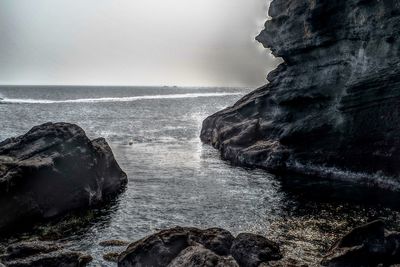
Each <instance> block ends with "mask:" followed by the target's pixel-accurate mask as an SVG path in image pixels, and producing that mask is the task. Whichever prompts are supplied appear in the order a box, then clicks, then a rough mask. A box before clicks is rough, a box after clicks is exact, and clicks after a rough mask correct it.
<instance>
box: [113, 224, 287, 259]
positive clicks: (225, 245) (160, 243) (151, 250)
mask: <svg viewBox="0 0 400 267" xmlns="http://www.w3.org/2000/svg"><path fill="white" fill-rule="evenodd" d="M280 259H282V254H281V251H280V248H279V246H278V245H277V244H276V243H274V242H272V241H270V240H268V239H266V238H265V237H263V236H259V235H255V234H248V233H242V234H240V235H238V236H237V237H236V238H235V237H233V235H232V234H231V233H230V232H228V231H227V230H224V229H220V228H210V229H206V230H202V229H197V228H190V227H175V228H171V229H166V230H162V231H160V232H158V233H155V234H153V235H150V236H148V237H145V238H143V239H141V240H138V241H136V242H134V243H132V244H130V245H129V246H128V248H127V249H126V250H125V251H124V252H122V253H121V254H120V256H119V259H118V266H119V267H141V266H152V267H165V266H168V267H223V266H226V267H257V266H260V264H262V263H269V262H270V261H276V260H280Z"/></svg>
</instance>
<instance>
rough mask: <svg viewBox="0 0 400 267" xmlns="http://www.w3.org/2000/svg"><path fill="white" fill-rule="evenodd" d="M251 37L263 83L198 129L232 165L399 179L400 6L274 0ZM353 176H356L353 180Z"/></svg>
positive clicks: (361, 0) (360, 0)
mask: <svg viewBox="0 0 400 267" xmlns="http://www.w3.org/2000/svg"><path fill="white" fill-rule="evenodd" d="M269 15H270V16H271V20H269V21H267V22H266V24H265V29H264V30H263V31H262V32H261V34H260V35H259V36H258V37H257V40H258V41H259V42H261V43H262V44H263V45H264V46H265V47H268V48H270V49H271V50H272V53H273V54H274V55H275V56H276V57H281V58H282V59H283V60H284V63H282V64H281V65H280V66H278V67H277V69H275V70H274V71H272V72H271V73H269V75H268V81H269V84H268V85H266V86H264V87H261V88H259V89H257V90H255V91H253V92H252V93H250V94H248V95H246V96H245V97H243V98H242V99H241V100H239V101H238V102H237V103H236V104H234V105H233V106H232V107H229V108H227V109H225V110H222V111H220V112H218V113H216V114H214V115H212V116H210V117H208V118H207V119H206V120H205V121H204V122H203V128H202V131H201V139H202V141H203V142H204V143H208V144H212V145H213V146H214V147H215V148H217V149H219V150H220V151H221V153H222V156H223V158H225V159H227V160H229V161H231V162H233V163H234V164H239V165H246V166H252V167H260V168H264V169H267V170H270V171H274V172H288V171H291V172H297V173H302V174H308V175H318V176H322V177H332V176H335V177H337V178H346V176H347V173H348V172H347V171H350V172H351V173H353V174H352V175H351V177H352V178H359V180H365V181H369V182H371V181H373V183H379V180H382V179H377V178H382V177H384V176H386V177H388V179H387V182H388V184H389V186H390V187H391V188H393V186H394V183H395V179H392V178H390V177H393V176H398V174H399V173H400V135H399V132H400V110H399V103H400V49H399V47H400V38H399V36H400V3H399V1H396V0H387V1H371V0H338V1H322V0H274V1H272V3H271V6H270V10H269ZM354 173H357V175H354Z"/></svg>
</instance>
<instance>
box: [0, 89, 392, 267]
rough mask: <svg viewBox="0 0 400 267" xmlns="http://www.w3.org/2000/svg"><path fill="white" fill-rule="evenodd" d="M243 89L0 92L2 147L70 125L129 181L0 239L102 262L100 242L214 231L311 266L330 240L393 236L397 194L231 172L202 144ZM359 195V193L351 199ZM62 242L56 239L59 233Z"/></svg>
mask: <svg viewBox="0 0 400 267" xmlns="http://www.w3.org/2000/svg"><path fill="white" fill-rule="evenodd" d="M248 92H249V89H243V88H178V87H105V86H98V87H84V86H74V87H68V86H63V87H60V86H41V87H38V86H36V87H35V86H23V87H21V86H13V87H7V86H3V87H0V98H1V99H0V114H1V116H0V122H1V130H0V139H1V140H3V139H6V138H9V137H12V136H17V135H21V134H24V133H25V132H27V131H28V130H29V129H30V128H32V127H33V126H35V125H38V124H42V123H45V122H49V121H51V122H61V121H62V122H70V123H76V124H78V125H79V126H81V127H82V128H83V129H84V130H85V132H86V133H87V135H88V136H89V137H90V138H96V137H104V138H106V140H107V141H108V143H109V144H110V146H111V147H112V149H113V152H114V155H115V157H116V159H117V161H118V163H119V164H120V166H121V168H122V169H123V170H124V171H125V172H126V173H127V175H128V178H129V183H128V186H127V188H126V190H125V191H124V192H123V193H122V194H121V195H120V196H119V197H118V198H117V199H116V200H115V201H113V202H112V203H110V204H109V205H106V206H105V207H103V208H99V209H95V210H94V211H91V212H88V213H87V214H86V213H85V216H84V219H81V218H80V217H78V218H77V217H74V216H68V217H66V218H63V219H62V220H60V221H57V222H53V223H49V224H46V225H45V226H40V227H37V228H35V229H33V230H32V231H29V232H24V233H20V234H17V235H15V236H13V237H11V238H8V239H4V240H1V242H2V243H3V244H6V243H12V242H15V241H17V240H21V239H26V238H36V237H43V236H49V235H56V234H57V235H59V236H58V238H59V239H60V240H62V242H64V243H65V244H66V246H67V247H69V248H71V249H76V250H80V251H86V252H88V253H90V254H91V255H92V256H93V257H94V261H93V262H92V266H97V265H101V266H115V265H116V264H115V263H110V262H106V261H105V260H103V258H102V256H103V254H105V253H109V252H112V251H118V248H104V247H101V246H98V243H99V242H101V241H104V240H109V239H122V240H130V241H134V240H137V239H140V238H142V237H144V236H146V235H148V234H151V233H154V232H155V231H157V230H158V229H163V228H167V227H173V226H177V225H180V226H196V227H201V228H207V227H221V228H225V229H227V230H230V231H232V233H234V234H237V233H240V232H253V233H259V234H262V235H265V236H267V237H269V238H271V239H273V240H275V241H277V242H279V243H280V244H281V245H282V247H283V250H284V253H286V255H289V257H292V258H296V259H300V260H301V261H302V262H303V263H308V264H315V263H316V262H318V261H319V260H320V258H321V256H322V254H323V253H324V251H326V250H327V249H328V247H329V246H330V245H331V244H332V243H333V242H334V240H335V238H337V236H339V235H341V234H343V233H344V232H346V231H347V230H348V229H350V228H351V227H354V226H356V225H359V224H362V223H364V222H367V221H369V220H372V219H375V218H378V217H381V218H384V219H386V220H387V222H388V223H389V227H392V229H396V230H398V227H399V226H398V225H400V224H399V220H398V214H399V212H398V210H399V204H398V203H397V202H398V201H397V199H398V197H399V196H398V194H396V193H387V192H382V191H380V190H378V189H374V188H361V189H359V190H354V186H357V185H354V184H352V183H348V182H343V181H342V182H334V181H322V180H320V179H318V178H307V179H306V178H302V177H293V176H289V177H277V176H275V175H272V174H269V173H267V172H265V171H263V170H252V169H246V168H241V167H235V166H231V165H230V164H229V163H228V162H225V161H223V160H221V158H220V156H219V153H218V151H216V150H215V149H213V148H212V147H210V146H208V145H203V144H202V143H201V142H200V139H199V134H200V129H201V123H202V121H203V119H204V118H206V117H207V116H208V115H211V114H212V113H214V112H216V111H218V110H221V109H223V108H224V107H227V106H229V105H232V104H233V103H234V102H235V101H237V100H238V99H239V98H240V97H241V96H243V95H244V94H246V93H248ZM355 192H357V194H355ZM60 233H61V234H60Z"/></svg>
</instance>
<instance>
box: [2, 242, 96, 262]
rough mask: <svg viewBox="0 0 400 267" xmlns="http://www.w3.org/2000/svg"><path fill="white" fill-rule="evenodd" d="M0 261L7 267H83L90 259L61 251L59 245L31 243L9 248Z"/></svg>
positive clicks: (77, 253)
mask: <svg viewBox="0 0 400 267" xmlns="http://www.w3.org/2000/svg"><path fill="white" fill-rule="evenodd" d="M0 260H1V261H2V262H3V263H4V264H5V265H6V266H8V267H25V266H26V267H83V266H86V265H87V264H88V263H89V262H91V261H92V257H91V256H90V255H87V254H84V253H81V252H74V251H69V250H66V249H63V248H62V246H60V245H59V244H55V243H50V242H39V241H32V242H21V243H17V244H13V245H11V246H9V247H8V248H7V252H6V254H5V255H2V256H0ZM0 266H1V263H0Z"/></svg>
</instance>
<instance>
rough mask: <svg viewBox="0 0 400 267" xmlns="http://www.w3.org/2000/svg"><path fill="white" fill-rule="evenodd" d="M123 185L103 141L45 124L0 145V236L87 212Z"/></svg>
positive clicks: (62, 125) (66, 126) (68, 126)
mask: <svg viewBox="0 0 400 267" xmlns="http://www.w3.org/2000/svg"><path fill="white" fill-rule="evenodd" d="M126 183H127V177H126V174H125V173H124V172H123V171H122V170H121V169H120V167H119V166H118V163H117V162H116V161H115V159H114V156H113V153H112V151H111V149H110V147H109V146H108V144H107V142H106V141H105V140H104V139H103V138H99V139H95V140H92V141H91V140H89V138H88V137H87V136H86V134H85V132H84V131H83V130H82V129H81V128H80V127H78V126H77V125H74V124H68V123H46V124H43V125H40V126H36V127H33V128H32V129H31V130H30V131H29V132H28V133H26V134H25V135H22V136H19V137H16V138H9V139H7V140H5V141H3V142H1V143H0V213H1V214H2V215H3V216H1V217H0V232H1V231H5V230H10V229H14V228H17V227H21V226H27V225H26V224H32V223H33V222H34V221H39V220H44V219H48V218H52V217H55V216H59V215H61V214H64V213H66V212H68V211H72V210H78V209H86V208H89V207H92V206H96V205H98V204H100V203H103V202H104V201H106V200H108V199H109V198H111V197H112V196H114V195H115V194H117V193H118V192H120V191H121V189H122V188H123V187H124V185H125V184H126Z"/></svg>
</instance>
